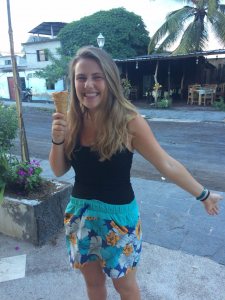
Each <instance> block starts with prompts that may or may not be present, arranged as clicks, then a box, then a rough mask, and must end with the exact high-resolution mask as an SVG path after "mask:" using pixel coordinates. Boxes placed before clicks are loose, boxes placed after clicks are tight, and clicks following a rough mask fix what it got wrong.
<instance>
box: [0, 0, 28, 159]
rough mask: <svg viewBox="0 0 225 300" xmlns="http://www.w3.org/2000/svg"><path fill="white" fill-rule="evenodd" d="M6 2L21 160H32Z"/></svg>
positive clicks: (8, 7)
mask: <svg viewBox="0 0 225 300" xmlns="http://www.w3.org/2000/svg"><path fill="white" fill-rule="evenodd" d="M6 2H7V14H8V26H9V42H10V53H11V60H12V69H13V79H14V84H15V97H16V110H17V115H18V126H19V136H20V148H21V160H22V161H30V157H29V151H28V145H27V139H26V131H25V127H24V122H23V114H22V105H21V88H20V81H19V74H18V69H17V63H16V58H15V54H14V42H13V31H12V24H11V12H10V1H9V0H6Z"/></svg>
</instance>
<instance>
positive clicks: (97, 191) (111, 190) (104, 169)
mask: <svg viewBox="0 0 225 300" xmlns="http://www.w3.org/2000/svg"><path fill="white" fill-rule="evenodd" d="M72 157H73V159H72V161H71V164H72V167H73V168H74V171H75V183H74V186H73V191H72V196H73V197H76V198H82V199H90V200H91V199H96V200H100V201H102V202H105V203H109V204H127V203H130V202H131V201H132V200H133V199H134V192H133V189H132V186H131V183H130V169H131V164H132V159H133V153H132V152H130V151H129V150H128V149H124V150H123V151H121V152H119V151H118V152H117V153H116V154H114V155H113V156H112V157H111V159H110V160H105V161H99V155H98V153H97V152H94V151H91V148H90V147H86V146H77V147H76V148H75V149H74V152H73V155H72Z"/></svg>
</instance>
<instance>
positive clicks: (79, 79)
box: [76, 75, 86, 81]
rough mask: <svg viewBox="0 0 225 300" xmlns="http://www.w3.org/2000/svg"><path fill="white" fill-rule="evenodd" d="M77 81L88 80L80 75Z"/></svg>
mask: <svg viewBox="0 0 225 300" xmlns="http://www.w3.org/2000/svg"><path fill="white" fill-rule="evenodd" d="M76 80H77V81H85V80H86V77H85V76H82V75H78V76H77V77H76Z"/></svg>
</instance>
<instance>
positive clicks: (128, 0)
mask: <svg viewBox="0 0 225 300" xmlns="http://www.w3.org/2000/svg"><path fill="white" fill-rule="evenodd" d="M224 2H225V1H221V3H224ZM10 5H11V19H12V28H13V36H14V44H15V52H17V53H18V52H20V51H21V43H24V42H26V40H27V39H28V37H29V34H28V31H30V30H32V29H33V28H35V27H36V26H37V25H39V24H40V23H42V22H72V21H75V20H79V19H80V18H82V17H84V16H88V15H91V14H93V13H95V12H97V11H99V10H109V9H111V8H117V7H124V8H126V9H127V10H128V11H131V12H134V13H135V14H137V15H139V16H141V17H142V19H143V21H144V23H145V25H146V28H147V30H148V31H149V33H150V36H152V35H153V33H154V32H155V31H156V30H157V29H158V27H159V26H160V25H161V24H162V23H163V22H164V20H165V17H166V15H167V13H168V12H170V11H172V10H175V9H178V8H181V7H182V3H178V2H176V1H173V0H155V1H154V0H139V1H136V0H80V1H76V0H63V1H57V0H54V1H53V0H38V1H37V0H36V1H34V0H10ZM0 15H1V17H0V53H1V54H3V55H7V54H9V49H10V48H9V37H8V19H7V9H6V0H0ZM102 31H103V32H104V30H102ZM98 34H99V32H96V37H97V35H98ZM106 38H107V37H106ZM216 48H222V46H221V45H220V44H219V43H217V42H216V41H215V39H212V40H211V41H210V44H209V45H208V49H216Z"/></svg>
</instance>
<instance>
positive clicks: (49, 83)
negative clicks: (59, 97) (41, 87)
mask: <svg viewBox="0 0 225 300" xmlns="http://www.w3.org/2000/svg"><path fill="white" fill-rule="evenodd" d="M46 88H47V90H54V89H55V83H54V82H52V81H50V80H48V79H46Z"/></svg>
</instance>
